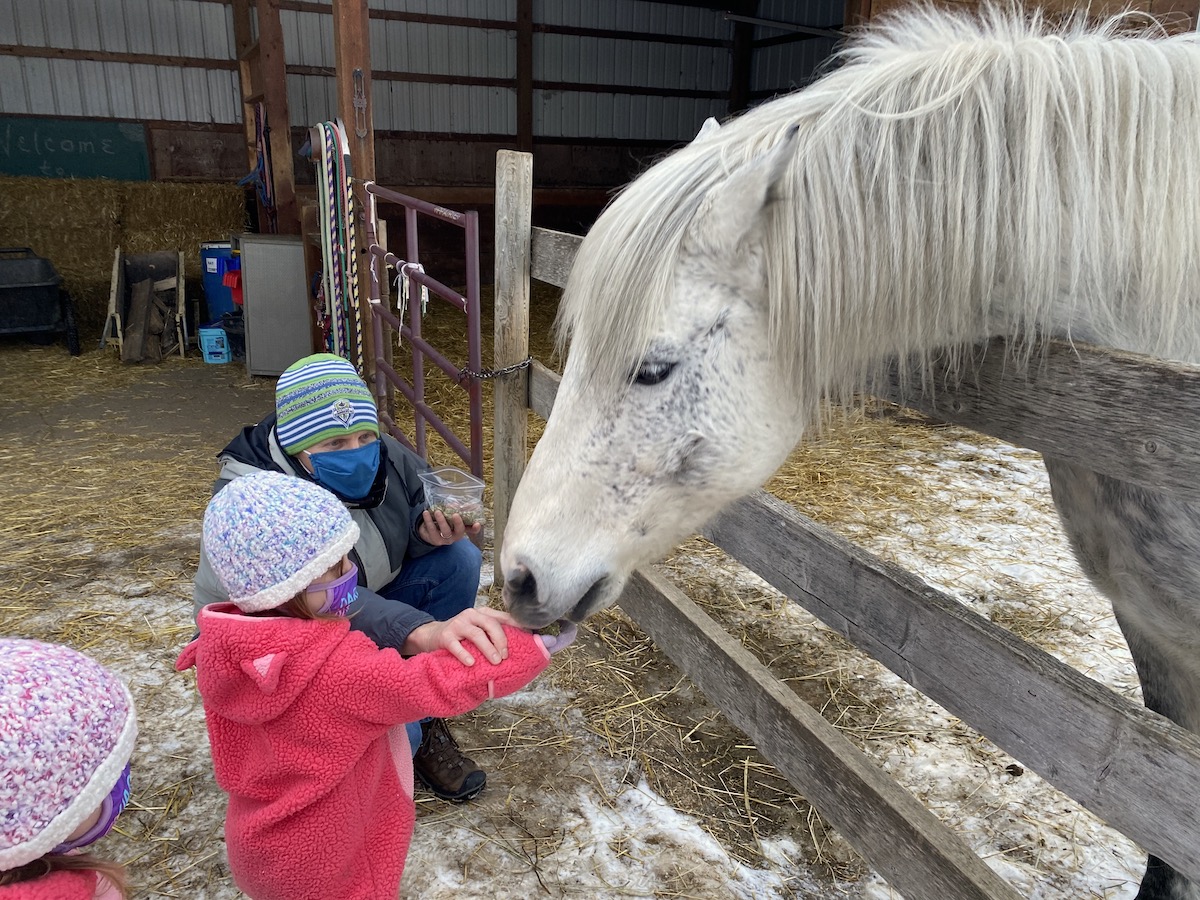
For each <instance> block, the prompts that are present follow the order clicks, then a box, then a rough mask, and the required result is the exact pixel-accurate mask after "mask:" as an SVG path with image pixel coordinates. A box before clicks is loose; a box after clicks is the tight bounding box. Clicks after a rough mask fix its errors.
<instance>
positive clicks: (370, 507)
mask: <svg viewBox="0 0 1200 900" xmlns="http://www.w3.org/2000/svg"><path fill="white" fill-rule="evenodd" d="M217 459H218V462H219V463H220V466H221V470H220V475H219V477H218V478H217V480H216V482H215V483H214V484H213V491H212V492H213V494H214V495H215V494H216V493H217V492H218V491H220V490H221V488H223V487H224V486H225V485H226V484H228V483H229V482H230V481H232V480H233V479H235V478H238V477H240V476H242V475H246V474H248V473H251V472H259V471H272V472H282V473H284V474H285V475H291V476H294V477H296V478H302V479H305V480H308V481H314V482H316V483H317V484H320V485H321V486H322V487H325V488H327V489H328V490H330V491H332V492H333V493H334V494H335V495H336V496H337V497H338V499H340V500H341V501H342V502H343V503H344V504H345V505H346V507H347V509H349V511H350V515H351V517H352V518H353V519H354V521H355V522H356V523H357V524H358V527H359V531H360V537H359V538H358V541H357V542H356V543H355V545H354V548H353V549H352V550H351V551H350V557H351V559H352V560H353V562H354V563H355V565H356V566H357V567H358V572H359V576H358V580H359V591H358V600H357V601H356V602H355V603H354V604H353V605H352V606H351V610H350V611H351V618H350V622H351V627H352V628H355V629H357V630H359V631H362V632H363V633H364V634H366V635H367V636H368V637H369V638H371V639H372V640H373V641H374V642H375V643H376V645H377V646H380V647H393V648H395V649H396V650H398V651H399V652H400V653H401V654H402V655H404V656H415V655H416V654H418V653H425V652H428V651H432V650H436V649H438V648H445V649H447V650H449V651H450V652H451V653H453V654H454V655H455V656H456V657H458V658H459V659H460V660H462V661H463V662H464V663H466V664H468V665H470V664H471V662H472V658H471V655H470V654H469V653H468V652H467V650H466V649H465V648H464V647H463V646H462V644H461V641H463V640H464V639H466V640H470V641H471V642H473V643H474V644H475V645H476V646H477V647H478V648H479V650H480V651H481V652H482V653H484V654H485V655H488V656H489V657H491V656H493V655H495V660H493V661H496V660H498V659H499V655H498V651H497V649H496V648H495V646H494V645H493V644H492V642H491V640H490V638H489V636H488V631H487V630H485V628H484V627H483V625H484V622H485V620H486V619H487V617H488V615H489V614H490V613H491V611H490V610H487V609H486V608H482V609H476V608H475V598H476V595H477V593H478V589H479V571H480V563H481V559H482V557H481V554H480V552H479V549H478V548H477V547H475V545H474V544H472V543H471V541H470V540H467V538H468V537H470V536H472V535H474V534H476V533H478V531H479V529H480V527H481V526H480V525H479V524H478V523H476V524H474V525H472V526H471V527H467V526H465V525H464V524H463V521H462V518H461V517H460V516H458V515H453V516H451V517H450V518H448V519H447V518H446V517H445V516H444V515H443V514H442V513H441V511H430V510H429V509H427V508H426V503H425V492H424V487H423V485H422V483H421V479H420V477H419V473H420V472H422V471H425V470H426V469H427V466H426V465H425V463H424V461H422V460H421V459H420V457H418V456H417V455H416V454H415V453H412V452H411V451H410V450H408V449H407V448H406V447H404V445H402V444H401V443H400V442H398V441H397V440H395V439H394V438H393V437H391V436H390V435H388V434H386V433H385V434H381V433H380V430H379V415H378V411H377V410H376V408H375V402H374V399H373V398H372V397H371V392H370V391H369V390H368V389H367V386H366V384H364V383H363V381H362V379H361V378H359V376H358V373H357V372H355V370H354V367H353V366H352V365H350V363H348V362H347V361H346V360H344V359H342V358H341V357H339V356H335V355H334V354H331V353H318V354H315V355H313V356H307V357H305V358H304V359H301V360H298V361H297V362H295V363H293V364H292V365H291V366H289V367H288V369H287V370H286V371H285V372H284V373H283V374H282V375H281V376H280V377H279V381H278V383H277V385H276V389H275V411H274V412H273V413H271V414H270V415H268V416H267V417H266V418H265V419H263V420H262V421H261V422H259V423H258V424H257V425H253V426H250V427H247V428H244V429H243V430H242V432H241V434H239V435H238V436H237V437H235V438H234V439H233V440H232V441H230V442H229V444H228V445H227V446H226V447H225V449H224V450H222V451H221V452H220V453H219V454H218V455H217ZM228 599H229V597H228V593H227V592H226V590H225V588H224V587H223V586H222V584H221V581H220V579H218V578H217V576H216V575H215V573H214V572H213V571H212V568H211V566H210V565H209V563H208V557H207V554H206V553H204V552H203V548H202V550H201V553H200V567H199V569H198V570H197V572H196V577H195V581H194V585H193V600H194V601H195V613H197V614H198V613H199V611H200V609H201V608H202V607H203V606H205V605H207V604H209V603H219V602H224V601H226V600H228ZM408 730H409V736H410V740H411V743H412V746H414V747H416V748H417V749H416V752H415V755H414V757H413V770H414V772H415V774H416V776H417V777H418V779H420V781H421V783H423V784H424V785H425V786H426V787H427V788H428V789H429V790H430V791H432V792H433V793H434V794H436V795H437V796H438V797H441V798H443V799H446V800H451V801H455V802H462V801H465V800H469V799H471V798H472V797H474V796H476V795H477V794H478V793H479V792H480V791H482V790H483V788H484V785H485V784H486V782H487V776H486V774H485V773H484V772H483V770H482V769H480V768H479V766H477V765H476V764H475V762H474V761H473V760H472V759H470V758H469V757H467V756H464V755H463V753H462V752H461V751H460V750H459V748H458V744H457V742H456V741H455V739H454V737H453V736H452V735H451V734H450V731H449V728H448V727H447V725H446V722H445V721H444V720H442V719H429V720H426V721H424V722H421V723H413V724H412V725H410V726H409V727H408Z"/></svg>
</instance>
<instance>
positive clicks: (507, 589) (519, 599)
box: [503, 563, 619, 628]
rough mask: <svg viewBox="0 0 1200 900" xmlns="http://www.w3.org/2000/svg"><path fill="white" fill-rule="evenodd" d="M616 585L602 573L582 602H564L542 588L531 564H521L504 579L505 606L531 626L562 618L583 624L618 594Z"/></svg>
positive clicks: (523, 622) (589, 588)
mask: <svg viewBox="0 0 1200 900" xmlns="http://www.w3.org/2000/svg"><path fill="white" fill-rule="evenodd" d="M615 587H617V588H619V583H614V579H613V578H612V577H611V576H609V575H602V576H600V577H599V578H597V579H596V580H595V581H593V582H592V584H591V586H590V587H588V589H587V590H586V591H584V592H583V595H582V596H581V597H580V598H579V600H578V601H576V602H574V603H571V602H570V601H568V602H566V603H563V602H562V601H561V600H560V599H558V598H553V597H547V596H546V594H545V592H544V591H540V590H539V583H538V579H537V577H536V576H535V575H534V573H533V572H532V571H531V570H530V569H529V567H528V566H526V565H524V564H521V563H518V564H516V565H514V566H513V567H512V569H511V570H510V571H509V572H508V573H507V575H506V577H505V579H504V595H503V596H504V606H505V608H506V609H508V611H509V612H511V613H512V614H513V616H514V617H515V618H516V620H517V621H518V622H520V623H521V624H522V625H524V626H525V627H527V628H542V627H544V626H546V625H549V624H550V623H551V622H554V621H557V620H558V619H569V620H570V621H572V622H576V623H579V622H582V621H583V620H584V619H586V618H587V617H588V616H590V615H592V613H594V612H596V611H597V610H599V609H602V608H603V607H605V606H607V605H608V604H609V603H611V602H612V601H613V599H615V598H616V595H617V593H618V591H617V590H614V588H615Z"/></svg>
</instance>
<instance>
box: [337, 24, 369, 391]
mask: <svg viewBox="0 0 1200 900" xmlns="http://www.w3.org/2000/svg"><path fill="white" fill-rule="evenodd" d="M369 28H370V19H369V18H368V15H367V0H333V49H334V62H335V65H336V68H337V97H338V116H339V117H340V118H341V120H342V124H343V125H344V127H345V130H346V143H347V146H348V147H349V150H350V168H351V174H352V175H353V176H354V179H355V180H354V183H353V185H352V186H351V190H352V191H353V193H354V204H355V222H354V225H355V234H354V238H355V240H354V248H353V250H352V252H353V253H354V254H355V256H356V258H357V259H358V260H359V265H358V270H357V278H356V281H357V287H358V298H359V301H358V302H359V310H360V312H361V314H362V317H363V329H362V343H363V346H362V347H359V348H357V350H358V352H359V354H360V357H361V359H362V360H363V367H364V369H365V371H364V372H363V375H364V376H365V377H366V378H367V380H368V383H369V382H370V381H371V380H372V379H374V377H375V355H376V352H375V348H374V346H373V345H374V335H373V334H372V332H371V329H370V328H369V327H367V323H368V322H369V313H368V312H367V309H366V308H367V306H368V300H367V298H368V297H369V296H370V295H371V284H370V273H369V272H368V270H367V265H366V260H367V257H366V248H367V242H366V229H365V228H363V227H361V224H360V223H361V221H362V216H361V215H360V214H361V213H362V211H363V210H365V209H366V208H367V202H366V201H367V197H366V194H365V193H364V191H363V184H364V183H365V182H369V181H374V180H375V118H374V116H375V110H374V104H373V102H372V90H371V35H370V31H369ZM356 72H357V73H359V74H358V75H357V76H356V74H355V73H356ZM356 88H357V89H359V90H361V101H360V102H361V103H362V104H363V105H362V106H360V107H355V105H354V103H355V91H356ZM360 131H361V132H362V133H361V134H360V133H359V132H360Z"/></svg>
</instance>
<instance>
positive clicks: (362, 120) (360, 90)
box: [350, 69, 367, 140]
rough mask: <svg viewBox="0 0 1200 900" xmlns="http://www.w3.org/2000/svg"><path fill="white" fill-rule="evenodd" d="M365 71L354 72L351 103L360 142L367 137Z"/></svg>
mask: <svg viewBox="0 0 1200 900" xmlns="http://www.w3.org/2000/svg"><path fill="white" fill-rule="evenodd" d="M363 79H364V76H363V70H362V69H355V70H354V96H353V97H352V98H351V99H350V102H351V103H352V104H353V106H354V133H355V134H356V135H358V138H359V140H362V139H363V138H365V137H366V136H367V91H366V88H365V87H364V86H363Z"/></svg>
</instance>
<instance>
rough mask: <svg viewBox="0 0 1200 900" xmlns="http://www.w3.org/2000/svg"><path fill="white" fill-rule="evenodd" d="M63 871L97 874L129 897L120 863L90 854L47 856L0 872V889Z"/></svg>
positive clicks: (127, 881)
mask: <svg viewBox="0 0 1200 900" xmlns="http://www.w3.org/2000/svg"><path fill="white" fill-rule="evenodd" d="M64 871H73V872H98V873H99V874H100V875H102V876H103V877H104V878H106V879H108V880H109V881H110V882H111V883H112V885H113V887H115V888H116V889H117V892H118V893H120V895H121V896H122V897H126V898H128V897H129V880H128V877H127V876H126V874H125V867H124V866H122V865H121V864H120V863H115V862H112V861H111V860H107V859H100V858H99V857H96V856H92V854H90V853H75V854H71V855H67V854H64V853H50V854H47V855H46V856H43V857H42V858H41V859H35V860H34V861H33V862H29V863H25V865H23V866H17V867H16V868H15V869H9V870H8V871H6V872H0V887H7V886H8V885H10V884H20V883H21V882H22V881H35V880H36V879H38V878H45V877H46V876H47V875H49V874H51V873H53V872H64Z"/></svg>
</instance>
